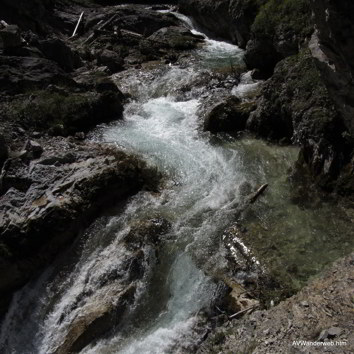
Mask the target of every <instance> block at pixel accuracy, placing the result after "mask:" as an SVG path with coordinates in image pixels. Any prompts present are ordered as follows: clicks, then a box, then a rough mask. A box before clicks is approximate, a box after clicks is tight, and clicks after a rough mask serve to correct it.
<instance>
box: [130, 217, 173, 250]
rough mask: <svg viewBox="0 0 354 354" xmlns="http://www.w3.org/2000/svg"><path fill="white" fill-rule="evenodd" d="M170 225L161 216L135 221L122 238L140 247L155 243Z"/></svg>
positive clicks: (157, 242)
mask: <svg viewBox="0 0 354 354" xmlns="http://www.w3.org/2000/svg"><path fill="white" fill-rule="evenodd" d="M170 227H171V224H170V223H169V222H168V221H167V220H165V219H163V218H157V219H151V220H146V221H141V222H137V223H135V224H134V225H132V228H131V231H130V232H129V233H128V235H127V236H126V237H125V239H124V240H125V242H127V243H128V244H130V245H132V246H134V247H136V246H137V245H138V247H141V246H142V245H144V244H147V243H152V244H154V245H157V244H159V242H160V236H161V235H163V234H166V233H167V231H168V230H169V229H170Z"/></svg>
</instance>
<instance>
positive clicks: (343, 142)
mask: <svg viewBox="0 0 354 354" xmlns="http://www.w3.org/2000/svg"><path fill="white" fill-rule="evenodd" d="M247 128H248V129H249V130H251V131H254V132H256V133H257V134H258V135H259V136H262V137H265V138H269V139H272V140H278V141H279V140H283V141H288V142H290V141H292V142H293V143H295V144H299V145H300V146H302V154H301V155H300V159H299V164H298V165H303V164H304V165H306V166H307V168H308V169H309V170H310V171H311V174H312V175H313V176H315V179H316V181H317V183H318V184H319V185H320V186H322V187H323V188H325V189H327V190H333V189H335V188H336V187H335V181H336V180H337V179H338V177H339V176H340V175H341V172H342V170H346V168H345V166H347V165H348V164H350V161H351V154H352V151H353V141H352V139H351V138H350V137H351V135H350V131H349V130H348V128H347V127H346V125H345V122H344V120H343V118H342V116H341V115H340V112H339V111H338V109H337V108H336V105H335V102H334V101H333V97H332V95H331V94H330V92H329V91H328V89H327V86H326V85H325V82H324V80H323V77H322V73H321V71H320V70H319V69H318V67H317V65H316V60H315V59H314V58H313V57H312V56H311V54H310V52H309V51H308V50H303V51H302V52H300V53H299V54H298V55H295V56H292V57H289V58H287V59H285V60H282V61H281V62H279V63H278V64H277V66H276V68H275V72H274V75H273V76H272V78H271V79H269V80H268V81H267V82H266V83H265V85H264V87H263V89H262V98H261V100H260V102H259V104H258V107H257V109H256V110H255V111H254V112H253V113H252V114H251V116H250V118H249V119H248V121H247ZM346 193H351V192H350V191H347V192H346Z"/></svg>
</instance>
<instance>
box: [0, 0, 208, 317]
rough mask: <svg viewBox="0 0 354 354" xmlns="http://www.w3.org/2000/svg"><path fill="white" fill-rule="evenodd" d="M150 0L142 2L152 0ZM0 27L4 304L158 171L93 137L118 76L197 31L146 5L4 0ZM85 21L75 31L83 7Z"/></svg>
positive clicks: (187, 41) (164, 54)
mask: <svg viewBox="0 0 354 354" xmlns="http://www.w3.org/2000/svg"><path fill="white" fill-rule="evenodd" d="M145 3H147V2H145ZM0 6H1V7H0V8H1V16H3V17H2V18H1V20H2V21H3V22H2V23H1V25H0V26H1V28H0V39H1V40H0V73H1V74H0V84H1V87H2V91H1V94H0V114H1V117H2V119H1V123H0V166H1V167H2V170H1V177H0V182H1V185H0V191H1V205H0V215H1V218H0V219H1V221H0V224H1V225H0V234H1V241H0V245H1V254H0V264H1V266H0V267H1V269H2V273H3V276H2V277H1V281H0V289H1V293H2V296H1V312H3V311H5V310H6V307H7V305H8V303H9V300H10V299H11V296H12V294H13V292H14V291H15V290H17V289H18V288H19V287H21V286H22V285H24V284H25V283H26V282H27V281H28V280H29V279H31V278H32V277H33V276H34V275H36V274H37V272H38V271H40V270H42V269H43V267H44V266H45V265H47V264H48V263H50V262H51V261H52V260H53V259H54V258H55V256H56V255H57V254H58V252H59V251H61V250H63V249H64V248H65V247H67V245H68V244H70V243H71V242H72V241H73V240H74V239H75V238H76V237H77V235H78V234H79V233H80V231H81V230H83V229H84V228H85V227H86V226H88V225H89V224H90V222H92V221H93V220H94V219H95V218H96V217H97V215H99V214H100V212H101V210H102V209H103V210H105V209H107V208H109V207H110V206H111V205H112V204H117V203H120V202H124V201H125V200H126V198H127V197H129V196H130V195H132V194H134V193H136V192H137V191H139V190H141V189H149V190H157V188H158V183H159V180H160V177H161V176H160V175H159V173H157V172H156V171H155V170H154V169H152V168H150V167H149V166H147V165H146V163H144V162H143V161H142V160H141V159H140V158H139V157H136V156H132V155H129V154H127V153H124V152H123V151H120V150H119V149H117V148H116V147H114V146H103V145H99V144H94V143H92V142H89V141H86V140H85V138H86V133H87V132H89V131H90V129H92V128H94V127H95V126H96V125H98V124H100V123H104V122H109V121H111V120H118V119H122V112H123V105H124V103H125V102H126V100H127V97H124V95H123V94H122V93H121V91H120V90H119V89H118V87H117V86H116V85H115V84H114V83H113V81H111V79H110V76H111V75H112V73H115V72H117V71H122V70H125V69H128V68H131V67H139V66H141V64H143V63H145V62H150V61H152V60H155V61H160V62H162V63H165V62H173V61H176V60H177V59H178V57H179V56H180V55H183V54H184V53H185V50H187V49H191V48H195V47H196V46H198V45H199V44H200V43H201V42H202V38H201V37H199V36H195V35H193V34H192V33H191V32H189V30H188V29H186V28H185V27H184V26H183V25H182V23H181V22H180V21H179V20H177V19H176V18H175V17H174V16H172V15H169V14H163V13H159V12H156V11H153V10H151V8H148V7H146V6H144V5H131V6H129V5H128V6H118V7H112V6H108V7H104V6H102V4H98V2H97V4H96V3H95V2H89V1H87V2H86V1H77V2H73V3H72V2H70V3H69V2H66V1H58V2H55V3H54V2H52V1H46V2H40V1H31V2H21V3H13V2H7V1H5V2H2V4H1V5H0ZM165 8H168V7H167V5H165ZM81 12H84V17H83V21H82V22H81V23H80V26H79V27H78V32H77V35H76V37H74V38H70V36H71V34H72V32H73V30H74V28H75V25H76V23H77V21H78V18H79V15H80V13H81Z"/></svg>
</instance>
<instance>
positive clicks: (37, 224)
mask: <svg viewBox="0 0 354 354" xmlns="http://www.w3.org/2000/svg"><path fill="white" fill-rule="evenodd" d="M41 146H42V148H43V150H44V151H43V152H42V153H41V154H39V155H38V154H37V155H36V156H32V157H31V159H28V157H27V155H26V154H19V155H18V157H17V158H13V159H12V160H11V161H10V162H9V164H8V165H7V166H6V170H5V171H4V176H3V179H2V192H3V193H4V194H3V195H2V196H1V197H0V215H1V218H0V269H1V273H2V274H3V276H2V277H1V281H0V291H1V293H2V298H1V310H2V311H3V310H4V308H5V307H6V305H7V304H8V301H9V300H10V297H11V294H12V293H13V291H14V290H16V289H17V288H19V287H20V286H22V285H23V284H24V283H25V282H26V281H28V280H29V279H30V278H31V277H32V276H33V275H34V274H35V272H36V271H37V270H38V269H41V267H43V266H44V265H45V264H47V263H48V262H50V261H51V260H52V259H53V257H54V256H55V255H56V254H57V253H58V251H59V250H61V249H63V247H64V246H65V245H67V244H68V243H70V242H71V241H72V240H73V239H74V238H75V236H76V235H77V234H78V231H79V230H80V229H82V228H83V227H85V226H87V225H88V223H90V221H92V220H93V218H95V217H96V216H97V215H98V213H99V212H100V211H101V209H102V208H103V207H104V208H107V207H109V206H110V205H111V204H113V203H117V201H119V200H120V201H123V200H124V199H125V198H126V197H127V196H129V195H131V194H132V193H135V192H137V191H138V190H140V189H141V188H144V187H145V188H151V189H155V188H156V185H157V183H158V180H159V177H158V175H157V174H156V172H155V171H154V170H152V169H150V168H149V167H148V166H147V165H146V164H145V163H144V162H142V161H141V160H139V159H137V158H136V157H134V156H130V155H127V154H125V153H123V152H121V151H118V150H115V149H113V148H107V147H103V146H100V145H97V144H92V143H78V142H75V141H74V140H67V139H63V138H55V139H53V138H52V139H51V140H49V141H47V140H44V141H42V142H41ZM38 156H40V157H39V158H38Z"/></svg>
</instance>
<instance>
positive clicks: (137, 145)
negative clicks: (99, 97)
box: [0, 16, 245, 354]
mask: <svg viewBox="0 0 354 354" xmlns="http://www.w3.org/2000/svg"><path fill="white" fill-rule="evenodd" d="M180 17H181V16H180ZM183 18H184V17H183ZM184 19H186V18H184ZM197 54H198V55H199V59H198V60H199V61H198V60H197V61H196V62H195V64H194V65H193V66H190V67H184V68H182V67H178V66H172V67H170V66H166V67H165V68H163V69H162V70H159V71H158V74H157V75H156V73H152V72H150V73H149V72H139V71H137V70H133V71H132V72H131V75H129V76H127V75H125V77H124V78H117V80H118V82H119V84H120V85H121V86H122V87H123V88H124V89H125V90H126V91H129V92H130V93H131V94H132V95H133V97H134V98H135V99H134V100H133V101H132V102H131V103H130V104H129V105H128V106H127V107H126V109H125V115H124V118H125V119H124V121H123V122H119V123H115V124H113V125H111V126H109V127H106V128H103V129H101V136H100V138H99V139H100V140H101V141H105V142H108V143H114V144H117V145H118V146H119V147H121V148H124V149H125V150H127V151H131V152H134V153H138V154H139V155H141V156H143V157H144V158H145V159H146V160H147V161H148V162H150V163H151V164H153V165H155V166H157V167H158V169H159V170H160V171H162V172H163V173H164V174H165V175H166V176H167V177H168V182H167V184H166V188H165V190H164V191H163V192H162V194H161V195H158V196H156V195H152V194H149V193H140V194H139V195H137V196H136V197H135V198H134V199H133V200H132V201H131V202H130V204H129V205H128V206H127V207H126V209H125V210H124V212H123V214H121V215H120V216H119V217H113V218H111V219H110V220H109V221H108V222H105V223H103V224H99V225H98V226H96V227H94V228H93V229H92V230H89V231H88V232H87V234H86V235H85V241H84V244H83V248H82V250H81V251H80V254H79V257H78V259H77V260H76V263H75V262H74V264H65V262H64V265H63V264H62V263H63V262H62V263H60V262H59V264H57V265H56V266H55V267H53V268H52V269H49V270H48V271H47V272H46V273H45V274H43V275H42V277H41V278H40V279H39V280H38V281H37V282H36V283H35V284H31V285H29V286H27V287H26V288H25V289H24V290H22V291H21V292H19V293H18V294H17V295H16V297H15V300H14V302H13V304H12V306H11V309H10V312H9V314H8V316H7V317H6V319H5V321H4V322H3V325H2V331H1V336H0V346H1V347H2V348H5V349H4V352H5V353H43V354H48V353H54V352H56V350H57V348H58V346H60V345H61V344H63V342H64V341H65V338H66V336H68V333H69V331H70V326H71V325H72V323H74V322H75V321H77V320H78V319H79V318H80V316H84V314H85V311H86V312H87V311H90V310H91V309H92V308H93V307H94V306H96V307H100V306H104V305H105V304H106V303H108V302H109V301H110V300H111V299H109V296H111V295H110V294H111V293H110V292H112V294H113V295H112V296H114V294H115V291H116V292H117V291H119V290H120V289H117V288H115V287H114V286H112V287H111V288H110V289H109V291H110V292H108V293H107V290H106V292H104V290H102V285H101V283H102V279H103V278H104V276H105V275H106V274H110V273H111V272H112V271H113V270H114V271H117V270H119V269H121V268H122V267H123V265H124V262H125V260H126V258H127V257H128V256H129V251H127V250H126V249H124V248H122V247H121V246H119V242H120V241H121V239H122V237H124V235H126V234H127V233H128V232H129V230H130V225H131V222H132V220H136V219H138V220H139V219H142V220H143V219H144V218H148V217H150V216H154V215H159V216H162V217H164V218H166V219H168V220H169V221H170V222H171V223H172V229H171V231H170V232H169V234H168V235H167V236H166V244H165V246H164V254H163V261H162V265H161V266H157V269H158V270H159V271H160V272H165V273H166V274H165V275H164V277H165V281H162V282H161V284H159V290H158V291H159V293H153V294H151V290H150V293H149V286H150V285H149V276H150V277H151V275H147V276H145V277H144V278H143V279H142V280H141V281H140V283H139V284H140V285H139V286H138V295H137V296H136V297H137V299H138V300H137V301H136V303H137V304H138V305H139V296H140V297H141V299H142V300H141V301H145V303H146V304H147V305H146V309H145V311H146V313H148V314H149V316H148V317H149V320H147V321H146V323H143V322H142V323H140V324H138V325H136V326H134V325H132V323H136V322H134V321H135V320H134V319H133V317H134V316H136V313H134V308H131V313H132V315H131V316H129V314H128V315H127V316H126V318H125V324H124V325H123V326H122V328H121V330H120V331H117V332H115V331H114V330H113V332H112V333H111V334H110V335H109V336H108V337H107V338H104V339H101V340H99V341H98V342H97V341H95V342H93V343H92V344H91V345H89V346H87V347H86V348H85V349H84V350H83V352H85V353H118V352H119V353H127V354H128V353H130V354H133V353H136V354H141V353H146V354H148V353H151V354H152V353H159V354H161V353H167V352H171V351H173V348H174V347H175V346H176V345H177V344H178V343H179V341H182V340H183V341H184V342H185V343H186V342H188V335H189V332H190V331H191V328H192V327H193V325H194V323H195V316H196V314H197V313H198V311H200V310H201V309H203V308H205V307H208V306H210V303H211V301H212V300H213V298H214V297H215V295H216V291H217V289H216V285H215V284H214V283H213V282H212V281H211V280H210V279H209V278H208V277H207V276H206V275H205V274H204V273H203V272H202V271H201V270H200V269H199V268H198V266H197V265H196V264H195V261H196V260H198V261H200V262H203V257H207V258H209V260H210V259H212V258H213V257H217V249H218V240H216V239H215V237H216V236H217V235H218V232H220V231H222V229H223V228H224V227H225V226H226V225H227V224H228V222H229V221H230V220H232V215H233V211H234V209H233V208H234V206H235V201H237V200H238V187H239V186H240V185H241V183H242V182H243V181H244V179H245V178H244V177H243V174H242V173H241V169H240V167H241V162H240V157H239V156H238V154H237V152H236V151H235V150H233V149H227V148H222V147H215V146H212V145H211V144H210V143H209V141H208V139H207V138H206V137H202V135H201V133H200V131H199V129H198V127H199V122H198V117H197V110H198V107H199V105H200V97H199V92H198V90H195V91H191V92H190V95H189V97H187V98H186V96H184V99H183V100H179V99H178V97H179V95H178V94H179V92H180V90H181V88H183V87H184V86H185V85H188V84H190V83H191V82H193V80H195V79H197V78H198V76H199V74H200V67H201V65H200V64H205V63H209V64H208V65H209V66H210V67H215V65H216V63H219V64H218V65H221V66H222V65H224V64H225V62H226V63H227V62H228V60H229V58H232V57H235V56H236V57H240V55H241V51H240V49H239V48H237V47H236V46H233V45H231V44H228V43H223V42H218V41H215V40H209V39H206V46H205V47H204V48H202V49H200V50H199V52H198V53H197ZM58 269H59V271H58ZM122 276H123V275H122ZM123 277H124V276H123ZM116 287H118V288H119V285H117V286H116ZM155 288H156V285H155ZM103 289H104V288H103ZM163 294H168V295H167V296H165V295H163ZM149 296H150V297H152V299H148V300H146V298H148V297H149ZM159 296H161V306H160V309H159V311H157V312H154V311H153V310H152V309H153V308H154V306H155V305H153V303H154V302H155V301H157V300H156V298H155V297H159ZM164 298H165V300H163V299H164ZM144 299H145V300H144ZM138 305H134V306H138ZM149 308H151V309H149ZM22 317H23V318H26V321H27V322H26V323H24V324H23V323H22V320H21V318H22ZM143 317H144V316H143ZM143 317H142V318H143ZM132 328H133V329H132ZM190 340H192V338H191V339H190Z"/></svg>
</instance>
